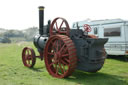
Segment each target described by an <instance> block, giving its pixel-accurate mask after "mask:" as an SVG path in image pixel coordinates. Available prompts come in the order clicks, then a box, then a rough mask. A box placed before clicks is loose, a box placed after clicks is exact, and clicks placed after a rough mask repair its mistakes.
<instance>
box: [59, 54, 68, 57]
mask: <svg viewBox="0 0 128 85" xmlns="http://www.w3.org/2000/svg"><path fill="white" fill-rule="evenodd" d="M61 56H62V57H65V56H69V54H63V55H61Z"/></svg>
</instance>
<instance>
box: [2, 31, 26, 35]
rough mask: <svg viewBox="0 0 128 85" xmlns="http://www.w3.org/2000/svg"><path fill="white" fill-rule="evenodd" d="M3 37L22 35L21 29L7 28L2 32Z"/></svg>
mask: <svg viewBox="0 0 128 85" xmlns="http://www.w3.org/2000/svg"><path fill="white" fill-rule="evenodd" d="M4 36H5V37H24V34H23V32H22V31H19V30H8V31H6V32H5V33H4Z"/></svg>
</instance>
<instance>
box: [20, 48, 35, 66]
mask: <svg viewBox="0 0 128 85" xmlns="http://www.w3.org/2000/svg"><path fill="white" fill-rule="evenodd" d="M22 61H23V64H24V66H26V67H33V66H34V65H35V62H36V58H35V52H34V50H33V49H32V48H29V47H25V48H24V49H23V51H22Z"/></svg>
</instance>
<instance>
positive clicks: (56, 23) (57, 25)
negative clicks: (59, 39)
mask: <svg viewBox="0 0 128 85" xmlns="http://www.w3.org/2000/svg"><path fill="white" fill-rule="evenodd" d="M55 24H56V29H57V31H58V30H59V28H58V24H57V22H56V23H55Z"/></svg>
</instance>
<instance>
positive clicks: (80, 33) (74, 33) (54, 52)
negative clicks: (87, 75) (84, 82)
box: [22, 6, 108, 78]
mask: <svg viewBox="0 0 128 85" xmlns="http://www.w3.org/2000/svg"><path fill="white" fill-rule="evenodd" d="M43 23H44V7H43V6H40V7H39V34H38V35H36V36H35V37H34V41H33V42H34V45H35V47H36V48H37V49H38V52H39V53H40V55H39V56H36V55H35V52H34V50H33V49H32V48H29V47H25V48H24V49H23V52H22V61H23V64H24V66H26V67H33V66H34V65H35V63H36V58H37V57H38V58H40V59H41V60H43V57H44V61H45V65H46V68H47V71H48V72H49V74H50V75H52V76H53V77H57V78H64V77H68V76H70V75H71V74H72V72H73V71H74V70H75V69H79V70H83V71H86V72H97V71H98V70H100V69H101V68H102V66H103V64H104V61H105V58H106V53H105V50H104V44H105V43H106V42H107V40H108V39H105V38H104V39H103V38H97V37H96V36H94V35H88V32H89V31H91V28H90V26H89V25H87V24H85V25H84V27H85V29H84V30H82V29H79V26H77V29H70V27H69V25H68V22H67V21H66V20H65V19H64V18H60V17H57V18H55V19H54V20H53V21H52V23H51V22H50V20H49V21H48V25H45V26H44V24H43Z"/></svg>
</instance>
